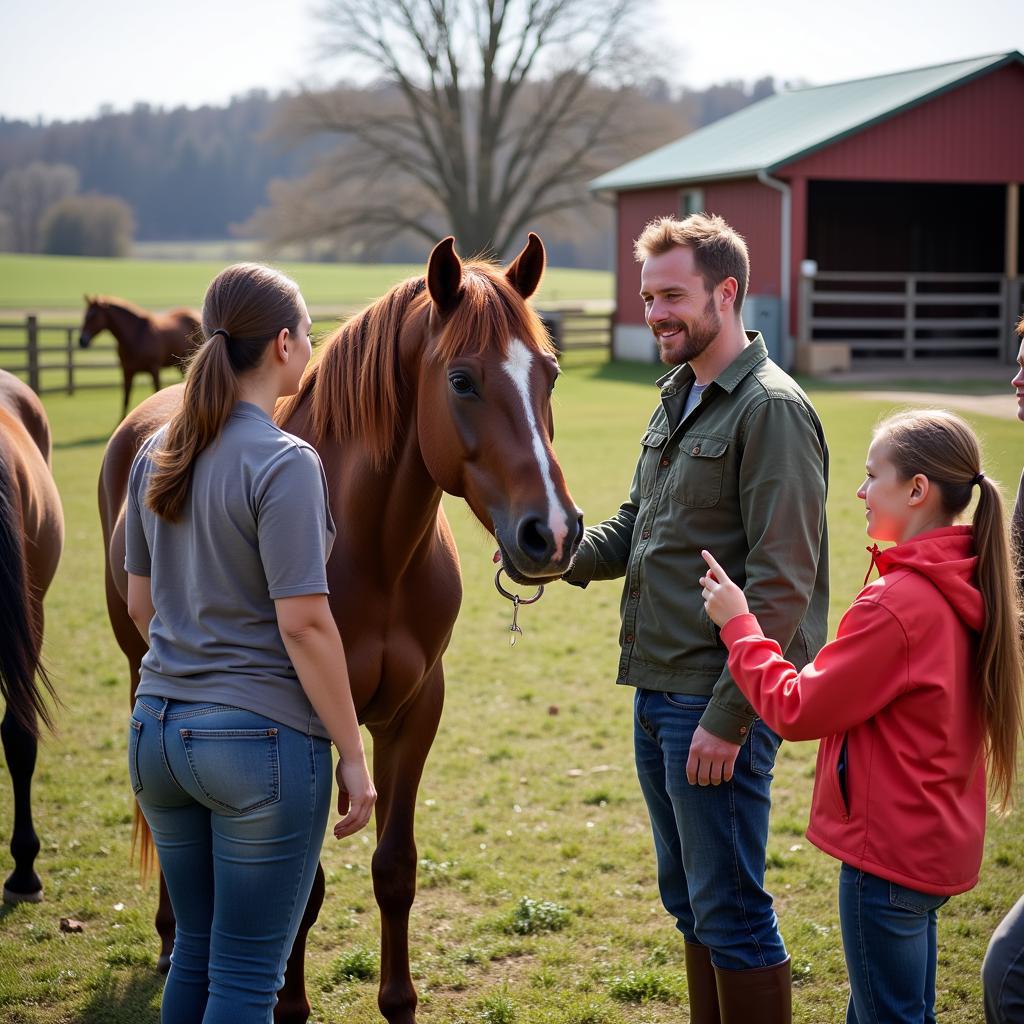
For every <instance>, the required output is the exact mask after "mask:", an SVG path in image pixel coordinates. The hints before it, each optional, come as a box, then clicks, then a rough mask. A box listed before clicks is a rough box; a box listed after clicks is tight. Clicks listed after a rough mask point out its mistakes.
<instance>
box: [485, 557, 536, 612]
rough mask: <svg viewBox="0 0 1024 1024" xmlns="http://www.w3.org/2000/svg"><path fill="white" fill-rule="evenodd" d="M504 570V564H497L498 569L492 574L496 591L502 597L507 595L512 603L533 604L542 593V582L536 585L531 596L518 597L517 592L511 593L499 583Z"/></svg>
mask: <svg viewBox="0 0 1024 1024" xmlns="http://www.w3.org/2000/svg"><path fill="white" fill-rule="evenodd" d="M504 571H505V566H503V565H500V566H498V571H497V572H496V573H495V574H494V585H495V587H497V589H498V593H499V594H501V596H502V597H507V598H508V599H509V600H510V601H512V602H513V603H518V604H533V603H534V602H535V601H539V600H540V598H541V595H542V594H543V593H544V584H543V583H540V584H538V585H537V593H536V594H534V595H533V597H520V596H519V595H518V594H511V593H509V591H507V590H506V589H505V588H504V587H503V586H502V585H501V574H502V573H503V572H504Z"/></svg>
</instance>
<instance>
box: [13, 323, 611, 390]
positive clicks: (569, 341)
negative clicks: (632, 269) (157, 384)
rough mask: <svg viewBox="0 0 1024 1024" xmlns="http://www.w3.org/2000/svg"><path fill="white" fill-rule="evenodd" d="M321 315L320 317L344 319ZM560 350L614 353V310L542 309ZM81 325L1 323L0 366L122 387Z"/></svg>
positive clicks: (112, 359)
mask: <svg viewBox="0 0 1024 1024" xmlns="http://www.w3.org/2000/svg"><path fill="white" fill-rule="evenodd" d="M345 315H346V314H344V313H343V314H340V315H339V316H337V317H332V316H330V315H329V314H326V313H319V312H318V313H317V316H316V319H317V320H318V321H327V320H332V319H341V318H343V317H344V316H345ZM541 317H542V319H543V320H544V322H545V324H546V325H547V327H548V330H549V331H551V334H552V337H553V338H554V340H555V344H556V345H557V347H558V351H559V352H560V353H563V352H578V351H586V350H594V351H602V350H603V351H605V352H607V354H608V358H611V353H612V313H610V312H608V311H607V310H600V311H594V310H589V309H586V308H584V307H582V306H579V307H577V306H572V307H564V308H552V309H550V310H546V311H544V312H542V313H541ZM80 329H81V328H80V324H79V323H44V322H42V321H40V319H39V317H38V316H36V315H35V314H31V315H29V316H26V317H25V318H24V319H23V320H3V321H0V370H7V371H8V372H10V373H13V374H15V375H16V376H18V377H21V378H22V380H24V381H25V382H26V383H27V384H28V385H29V387H31V388H32V390H33V391H35V392H36V394H39V395H45V394H53V393H58V392H62V393H64V394H68V395H73V394H74V393H75V391H77V390H80V389H83V388H112V387H120V386H121V383H122V378H121V374H120V372H119V371H120V369H121V364H120V362H119V361H118V359H117V346H116V344H115V343H114V341H113V339H112V338H110V337H109V336H108V335H104V336H103V340H102V341H99V340H93V342H92V343H91V344H90V346H89V348H87V349H82V348H79V346H78V335H79V331H80Z"/></svg>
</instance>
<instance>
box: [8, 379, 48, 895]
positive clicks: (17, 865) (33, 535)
mask: <svg viewBox="0 0 1024 1024" xmlns="http://www.w3.org/2000/svg"><path fill="white" fill-rule="evenodd" d="M63 546H64V515H63V512H62V510H61V504H60V495H59V494H58V493H57V485H56V484H55V483H54V482H53V475H52V473H51V472H50V425H49V424H48V423H47V422H46V413H45V412H44V411H43V406H42V403H41V402H40V401H39V399H38V398H37V397H36V395H35V393H34V392H33V391H32V390H31V389H30V388H29V387H28V386H27V385H25V384H23V383H22V382H21V381H20V380H18V378H17V377H14V376H13V375H11V374H9V373H6V372H5V371H4V370H0V692H2V694H3V698H4V703H5V705H6V710H5V712H4V718H3V722H2V723H0V738H2V740H3V747H4V757H5V758H6V759H7V769H8V771H9V772H10V773H11V783H12V785H13V787H14V831H13V835H12V838H11V853H12V855H13V856H14V871H13V873H12V874H11V876H10V877H9V878H8V879H7V881H6V882H4V892H3V898H4V902H5V903H38V902H39V901H40V900H41V899H42V898H43V884H42V882H40V880H39V876H38V875H37V874H36V873H35V859H36V855H37V854H38V853H39V837H38V836H37V835H36V831H35V828H34V827H33V825H32V774H33V772H34V771H35V766H36V747H37V744H38V740H39V722H40V721H42V722H43V723H44V724H45V725H47V726H52V724H53V722H52V718H51V713H50V710H49V708H48V706H47V703H46V699H45V693H48V694H49V695H50V696H51V697H53V696H54V691H53V686H52V684H51V683H50V680H49V678H48V677H47V674H46V671H45V669H44V668H43V666H42V663H41V661H40V653H41V650H42V646H43V597H44V596H45V594H46V591H47V589H48V588H49V586H50V582H51V581H52V579H53V574H54V573H55V572H56V571H57V563H58V562H59V561H60V553H61V549H62V548H63Z"/></svg>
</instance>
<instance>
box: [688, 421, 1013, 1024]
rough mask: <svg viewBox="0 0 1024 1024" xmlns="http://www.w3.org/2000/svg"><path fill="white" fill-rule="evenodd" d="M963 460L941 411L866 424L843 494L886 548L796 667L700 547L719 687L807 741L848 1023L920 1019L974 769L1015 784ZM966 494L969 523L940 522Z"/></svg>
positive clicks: (1009, 638) (1000, 658) (1003, 638)
mask: <svg viewBox="0 0 1024 1024" xmlns="http://www.w3.org/2000/svg"><path fill="white" fill-rule="evenodd" d="M980 461H981V456H980V451H979V447H978V441H977V438H976V437H975V435H974V433H973V432H972V430H971V428H970V427H969V426H968V425H967V424H966V423H965V422H964V421H963V420H961V419H960V418H959V417H957V416H954V415H952V414H951V413H948V412H944V411H925V412H908V413H903V414H900V415H897V416H894V417H893V418H892V419H889V420H887V421H885V422H884V423H882V425H881V426H880V427H879V428H878V430H877V431H876V433H875V436H874V439H873V441H872V443H871V447H870V448H869V449H868V457H867V477H866V479H865V480H864V483H863V484H861V486H860V489H859V490H858V491H857V497H859V498H861V499H862V500H863V501H864V504H865V515H866V517H867V532H868V535H869V536H870V537H872V538H873V539H874V540H876V541H894V542H895V546H894V547H890V548H888V549H886V550H885V551H881V552H880V551H879V550H878V547H877V545H876V546H875V547H874V548H872V559H871V561H872V567H873V566H875V565H877V566H878V570H879V573H880V576H879V578H878V579H877V580H875V581H874V582H873V583H870V584H867V581H866V579H865V583H866V585H865V587H864V589H863V590H862V591H861V592H860V594H858V595H857V599H856V600H855V601H854V603H853V605H852V606H851V607H850V609H849V610H848V611H847V612H846V614H845V615H844V616H843V619H842V621H841V622H840V624H839V631H838V633H837V634H836V639H835V640H834V641H833V642H832V643H830V644H828V645H826V646H825V647H824V648H823V649H822V650H821V652H820V653H819V654H818V656H817V658H815V659H814V661H813V663H812V664H810V665H808V666H807V667H806V668H805V669H804V670H803V671H802V672H797V671H796V669H795V668H794V667H793V666H792V665H791V664H789V663H788V662H787V661H785V660H784V659H783V657H782V652H781V650H780V647H779V644H778V643H776V640H775V639H769V638H767V637H765V636H764V634H763V633H762V632H761V628H760V626H759V625H758V622H757V619H756V618H755V617H754V616H753V615H751V614H749V612H748V609H747V602H746V600H745V598H744V596H743V591H742V590H741V589H740V587H739V586H737V585H736V584H735V583H733V582H732V580H731V579H730V577H729V574H728V572H727V570H731V571H732V574H733V575H734V576H735V577H736V578H737V579H740V580H742V577H743V567H742V565H738V566H727V567H726V568H723V567H722V566H720V565H719V564H718V562H716V561H715V559H714V558H713V557H712V555H711V554H710V553H708V552H707V551H705V552H704V553H703V554H704V558H705V560H706V561H707V563H708V565H709V567H710V570H709V572H708V573H707V574H706V575H705V576H703V577H702V578H701V581H700V582H701V586H702V587H703V588H704V589H703V597H704V602H705V607H706V608H707V612H708V615H709V616H710V617H711V618H712V619H713V620H714V622H715V623H716V624H718V625H719V626H721V627H722V633H721V636H722V642H723V643H724V644H725V645H726V646H727V647H728V648H729V670H730V671H731V673H732V675H733V678H734V679H735V680H736V683H737V684H738V686H739V687H740V689H741V690H742V691H743V693H744V694H745V695H746V697H747V699H748V700H749V701H750V702H751V704H753V706H754V708H755V710H756V711H757V713H758V714H759V715H760V716H761V717H762V718H763V719H764V721H765V722H767V724H768V725H769V726H770V727H771V728H772V729H774V730H775V731H776V732H778V733H779V734H780V735H781V736H782V737H783V739H788V740H807V739H813V738H817V737H824V739H823V740H822V742H821V745H820V747H819V749H818V764H817V769H816V772H815V780H814V794H813V797H812V803H811V820H810V824H809V826H808V829H807V838H808V839H809V840H810V841H811V842H812V843H814V845H815V846H817V847H819V848H820V849H822V850H824V851H825V852H826V853H828V854H831V855H832V856H833V857H837V858H838V859H839V860H841V861H842V869H841V871H840V881H839V918H840V923H841V926H842V933H843V946H844V949H845V954H846V966H847V969H848V971H849V975H850V989H851V991H850V1002H849V1006H848V1009H847V1016H846V1020H847V1024H882V1022H893V1024H896V1022H899V1024H924V1022H933V1021H934V1020H935V1013H934V1003H935V963H936V911H937V910H938V908H939V907H940V906H942V904H943V903H945V902H946V901H947V900H948V899H949V897H950V896H952V895H955V894H957V893H961V892H965V891H966V890H968V889H970V888H971V887H972V886H973V885H974V884H975V883H976V882H977V880H978V869H979V867H980V865H981V857H982V848H983V842H984V833H985V809H986V796H985V775H986V771H985V769H986V764H987V767H988V773H989V783H990V786H991V789H992V792H993V793H994V794H995V796H996V797H997V799H998V800H999V801H1000V802H1001V803H1002V805H1003V806H1006V805H1007V804H1008V803H1009V801H1010V798H1011V795H1012V791H1013V787H1014V773H1015V767H1016V747H1017V737H1018V735H1019V733H1020V728H1021V681H1022V669H1021V654H1020V647H1019V641H1018V635H1019V634H1018V624H1019V621H1020V619H1019V613H1018V610H1017V598H1016V592H1015V588H1014V585H1013V579H1012V574H1011V570H1010V555H1009V549H1008V545H1007V540H1006V533H1005V527H1004V519H1003V504H1002V499H1001V497H1000V494H999V489H998V487H997V486H996V484H995V483H994V482H993V481H992V480H989V479H987V478H986V477H985V475H984V473H982V472H981V465H980ZM975 487H978V488H979V489H980V495H979V499H978V505H977V509H976V511H975V513H974V521H973V523H972V525H971V526H956V525H954V522H955V521H956V519H957V517H958V516H959V515H960V514H961V513H962V512H963V511H964V509H966V508H967V506H968V504H969V503H970V500H971V496H972V494H973V491H974V488H975ZM869 575H870V569H869ZM776 639H778V640H781V641H783V643H784V645H785V644H788V642H789V641H790V639H791V638H790V637H779V638H776Z"/></svg>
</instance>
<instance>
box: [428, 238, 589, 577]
mask: <svg viewBox="0 0 1024 1024" xmlns="http://www.w3.org/2000/svg"><path fill="white" fill-rule="evenodd" d="M544 262H545V255H544V245H543V243H542V242H541V240H540V238H538V237H537V235H535V234H532V233H531V234H530V238H529V242H528V243H527V245H526V247H525V248H524V249H523V251H522V252H521V253H520V254H519V255H518V256H517V257H516V259H515V260H513V262H512V263H511V264H510V265H509V267H508V269H507V270H505V271H504V273H502V272H501V271H500V270H498V269H497V268H495V267H492V266H491V265H490V264H487V263H481V262H473V263H467V264H465V265H464V264H463V263H462V262H461V261H460V259H459V257H458V256H457V255H456V253H455V245H454V240H453V239H451V238H446V239H445V240H444V241H443V242H440V243H438V245H437V246H436V247H435V248H434V251H433V252H432V253H431V255H430V261H429V264H428V268H427V278H426V286H427V290H428V293H429V297H430V309H429V313H428V315H427V321H426V323H427V326H426V331H427V338H426V342H425V345H424V349H423V352H422V355H421V357H420V359H419V366H418V371H417V372H418V382H417V394H418V401H417V431H418V434H419V443H420V451H421V453H422V456H423V460H424V463H425V464H426V466H427V469H428V471H429V472H430V474H431V476H432V477H433V478H434V480H435V481H436V482H437V483H438V484H439V485H440V486H441V487H442V488H443V489H444V490H445V491H447V492H448V493H450V494H455V495H459V496H461V497H463V498H465V500H466V502H467V503H468V504H469V506H470V508H471V509H472V510H473V512H474V513H475V515H476V517H477V518H478V519H479V520H480V522H481V523H483V525H484V526H485V527H486V528H487V529H488V530H489V531H491V532H492V533H493V534H494V536H495V538H496V539H497V541H498V547H499V549H500V551H501V555H502V562H503V565H504V567H505V571H506V572H507V573H508V574H509V576H510V577H511V578H513V579H515V580H517V581H519V582H527V581H534V580H540V581H543V580H549V579H553V578H556V577H557V576H559V575H560V574H561V573H562V572H564V571H565V569H566V568H567V567H568V565H569V561H570V559H571V558H572V556H573V554H574V553H575V551H576V548H577V546H578V545H579V542H580V540H581V538H582V536H583V517H582V515H581V513H580V510H579V509H578V508H577V507H576V505H575V503H574V502H573V500H572V496H571V495H570V494H569V490H568V488H567V487H566V484H565V479H564V477H563V476H562V470H561V467H560V466H559V464H558V460H557V458H556V457H555V452H554V449H553V447H552V438H553V436H554V425H553V420H552V415H551V392H552V389H553V388H554V386H555V378H556V377H557V376H558V372H559V370H558V362H557V360H556V358H555V352H554V348H553V346H552V345H551V341H550V339H549V338H548V335H547V332H546V331H545V329H544V327H543V325H542V324H541V322H540V320H539V318H538V317H537V315H536V313H534V312H533V310H532V309H531V308H530V307H529V306H528V305H527V302H526V300H527V299H528V298H529V297H530V296H531V295H532V294H533V293H534V291H535V290H536V288H537V285H538V284H539V283H540V279H541V275H542V274H543V273H544Z"/></svg>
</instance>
